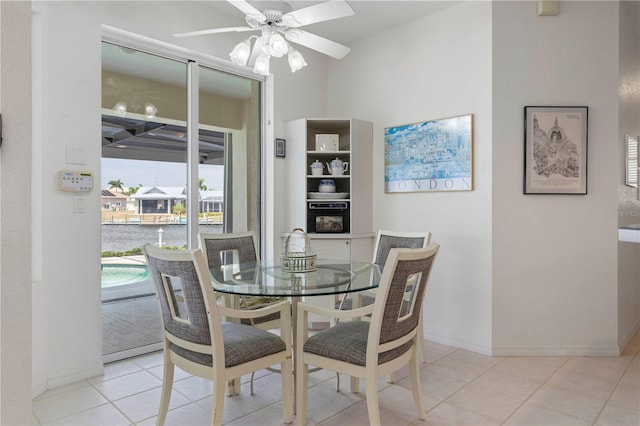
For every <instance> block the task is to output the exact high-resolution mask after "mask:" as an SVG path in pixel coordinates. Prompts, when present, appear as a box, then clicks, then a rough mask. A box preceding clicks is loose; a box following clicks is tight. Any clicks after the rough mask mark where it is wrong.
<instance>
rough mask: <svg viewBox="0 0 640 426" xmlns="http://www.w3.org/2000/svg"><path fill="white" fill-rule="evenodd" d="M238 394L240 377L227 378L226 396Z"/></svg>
mask: <svg viewBox="0 0 640 426" xmlns="http://www.w3.org/2000/svg"><path fill="white" fill-rule="evenodd" d="M239 394H240V377H236V378H234V379H229V380H227V396H235V395H239ZM252 395H253V394H252Z"/></svg>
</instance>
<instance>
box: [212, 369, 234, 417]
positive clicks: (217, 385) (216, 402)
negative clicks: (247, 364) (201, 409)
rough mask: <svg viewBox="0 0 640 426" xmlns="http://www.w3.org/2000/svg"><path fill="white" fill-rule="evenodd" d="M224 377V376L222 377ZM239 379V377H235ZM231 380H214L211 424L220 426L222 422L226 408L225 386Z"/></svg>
mask: <svg viewBox="0 0 640 426" xmlns="http://www.w3.org/2000/svg"><path fill="white" fill-rule="evenodd" d="M221 378H222V377H221ZM233 380H238V379H233ZM228 382H231V380H229V381H227V380H214V381H213V401H212V405H213V407H212V409H213V413H211V425H212V426H219V425H221V424H222V410H223V409H224V397H225V387H226V385H227V383H228Z"/></svg>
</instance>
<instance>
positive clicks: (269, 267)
mask: <svg viewBox="0 0 640 426" xmlns="http://www.w3.org/2000/svg"><path fill="white" fill-rule="evenodd" d="M209 272H210V274H211V278H212V284H213V289H214V290H215V291H217V292H220V293H224V294H229V295H234V296H260V297H287V298H289V299H290V300H291V306H292V321H291V323H292V326H293V327H294V331H295V326H296V315H297V307H296V305H297V304H298V302H299V301H300V300H301V299H302V298H305V299H307V300H308V299H309V298H311V297H314V296H326V295H341V294H347V293H354V292H360V291H364V290H370V289H374V288H376V287H378V285H379V284H380V268H379V267H378V265H376V264H373V263H368V262H361V261H349V260H337V259H318V260H317V261H316V270H315V271H310V272H291V271H287V270H283V269H282V268H281V267H280V263H279V261H259V262H248V263H237V264H230V265H224V266H222V267H220V268H213V269H210V270H209ZM294 338H295V332H294Z"/></svg>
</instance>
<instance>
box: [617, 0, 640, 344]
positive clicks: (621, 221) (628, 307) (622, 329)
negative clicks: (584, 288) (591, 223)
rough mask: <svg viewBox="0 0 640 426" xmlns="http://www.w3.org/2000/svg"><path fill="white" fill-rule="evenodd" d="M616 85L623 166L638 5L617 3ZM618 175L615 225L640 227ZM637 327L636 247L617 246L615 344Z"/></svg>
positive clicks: (632, 117)
mask: <svg viewBox="0 0 640 426" xmlns="http://www.w3.org/2000/svg"><path fill="white" fill-rule="evenodd" d="M619 15H620V37H619V39H620V71H619V74H620V82H619V87H620V89H619V114H620V117H619V122H620V132H619V134H618V144H619V145H618V146H619V147H620V149H619V150H618V164H619V165H625V153H626V143H625V136H626V135H630V136H635V137H636V138H640V37H638V28H640V3H639V2H637V1H633V2H631V1H629V2H621V3H620V14H619ZM618 170H619V172H618V212H617V213H618V225H619V226H625V225H630V224H634V223H640V200H638V188H632V187H629V186H626V185H624V182H625V177H626V173H625V172H626V171H625V167H624V166H623V167H619V169H618ZM639 327H640V244H634V243H629V242H624V241H621V242H619V243H618V342H619V345H620V347H624V345H625V343H627V342H628V341H629V339H630V338H631V337H632V335H633V333H634V331H635V330H637V329H638V328H639Z"/></svg>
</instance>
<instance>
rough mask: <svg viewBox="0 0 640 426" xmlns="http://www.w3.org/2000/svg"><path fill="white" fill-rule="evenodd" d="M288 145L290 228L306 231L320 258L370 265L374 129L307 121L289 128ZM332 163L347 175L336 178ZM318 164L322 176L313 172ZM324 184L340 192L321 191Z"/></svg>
mask: <svg viewBox="0 0 640 426" xmlns="http://www.w3.org/2000/svg"><path fill="white" fill-rule="evenodd" d="M286 140H287V157H288V158H287V161H286V164H287V175H286V176H287V177H286V191H287V192H288V196H287V197H286V198H287V205H286V208H285V212H286V219H285V223H286V224H287V227H288V228H289V229H293V228H297V227H299V228H303V229H304V230H305V231H306V232H307V234H308V235H309V238H310V239H311V244H312V246H313V248H314V250H315V251H316V252H317V253H318V255H319V257H324V258H327V257H332V256H333V257H335V256H339V257H341V258H343V257H346V256H349V258H350V259H352V260H364V261H370V260H371V256H372V254H371V251H372V250H373V237H374V233H373V230H372V211H371V210H372V190H373V188H372V180H373V174H372V160H373V158H372V143H373V124H372V123H370V122H367V121H362V120H357V119H353V118H349V119H335V118H313V119H311V118H301V119H298V120H293V121H290V122H287V123H286ZM332 162H335V163H334V164H336V163H340V162H342V164H343V169H346V171H345V172H344V173H343V174H337V175H336V174H332V170H331V168H330V167H329V166H330V165H331V163H332ZM314 163H315V164H316V168H318V169H319V167H317V165H318V164H322V171H323V172H322V174H321V175H318V174H313V173H312V167H311V165H312V164H314ZM345 163H348V166H347V165H345ZM326 180H331V181H333V182H331V183H330V185H329V184H328V183H327V182H326ZM321 183H323V186H324V187H325V188H326V187H331V186H333V185H335V192H329V193H327V192H321V191H320V186H321Z"/></svg>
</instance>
